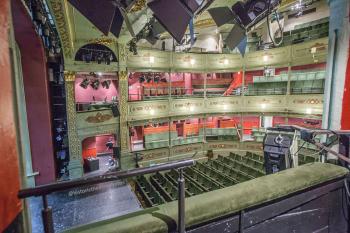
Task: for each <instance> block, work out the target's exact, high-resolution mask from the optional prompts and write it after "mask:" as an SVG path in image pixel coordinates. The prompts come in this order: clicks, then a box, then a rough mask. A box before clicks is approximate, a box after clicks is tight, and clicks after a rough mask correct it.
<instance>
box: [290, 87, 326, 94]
mask: <svg viewBox="0 0 350 233" xmlns="http://www.w3.org/2000/svg"><path fill="white" fill-rule="evenodd" d="M290 93H291V94H296V95H297V94H323V93H324V88H321V87H320V88H315V87H302V88H297V87H292V88H291V89H290Z"/></svg>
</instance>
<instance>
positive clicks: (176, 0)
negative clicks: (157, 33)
mask: <svg viewBox="0 0 350 233" xmlns="http://www.w3.org/2000/svg"><path fill="white" fill-rule="evenodd" d="M212 2H214V0H151V1H149V2H148V3H147V5H148V7H149V8H150V9H151V10H152V11H153V13H154V17H155V18H156V19H157V20H158V22H159V23H160V24H161V25H162V26H163V27H164V28H165V29H166V30H167V31H168V32H169V33H170V35H171V36H172V37H173V38H174V39H175V40H176V41H177V42H178V43H181V41H182V38H183V36H184V35H185V32H186V29H187V26H188V25H189V24H190V21H191V20H192V19H193V18H194V17H195V16H196V15H198V14H200V13H201V12H203V11H204V10H205V9H206V8H207V7H209V5H210V4H211V3H212Z"/></svg>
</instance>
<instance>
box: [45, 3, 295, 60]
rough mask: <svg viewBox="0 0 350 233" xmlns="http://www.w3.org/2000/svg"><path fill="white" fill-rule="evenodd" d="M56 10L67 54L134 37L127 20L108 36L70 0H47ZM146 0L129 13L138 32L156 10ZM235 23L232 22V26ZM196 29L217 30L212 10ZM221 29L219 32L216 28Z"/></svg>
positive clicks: (199, 21)
mask: <svg viewBox="0 0 350 233" xmlns="http://www.w3.org/2000/svg"><path fill="white" fill-rule="evenodd" d="M47 1H48V2H49V6H50V8H51V11H52V14H53V15H54V18H55V20H56V24H57V27H58V31H59V33H60V36H61V40H63V43H62V44H63V47H64V48H63V49H64V52H65V56H67V55H69V53H74V52H75V51H76V50H77V49H78V48H79V47H80V46H83V45H85V44H87V43H92V42H99V43H106V44H115V43H113V42H118V43H127V42H128V41H130V40H131V39H132V36H131V35H130V33H129V31H128V29H127V27H126V25H125V23H124V25H123V28H122V31H121V34H120V36H119V38H116V37H115V36H113V35H112V34H111V33H110V34H109V35H108V36H105V35H104V34H103V33H102V32H100V31H99V30H98V29H97V28H96V27H95V26H93V24H92V23H90V21H89V20H87V19H86V18H85V17H84V16H83V15H81V14H80V12H78V11H77V10H76V9H75V8H74V7H72V6H71V5H70V3H68V1H67V0H47ZM296 1H297V0H283V1H282V7H285V6H288V5H291V4H293V3H295V2H296ZM235 2H237V0H215V1H214V2H213V3H212V4H211V6H210V8H212V7H220V6H232V5H233V4H234V3H235ZM145 3H146V0H138V2H137V4H136V6H135V7H134V8H133V9H131V11H130V12H129V13H128V18H129V21H130V23H131V25H132V28H133V30H134V32H135V33H136V34H137V33H138V32H139V31H140V30H141V29H142V28H143V27H144V25H145V24H146V23H147V22H148V21H149V19H151V18H152V12H151V10H150V9H148V8H147V6H145ZM227 27H230V26H229V25H224V26H223V27H222V28H220V29H219V30H220V31H225V30H227ZM231 27H232V26H231ZM195 30H196V33H199V35H201V34H203V35H205V34H215V30H216V26H215V24H214V22H213V20H212V19H211V17H210V15H209V13H208V11H204V12H203V13H202V14H201V15H198V16H197V17H196V19H195ZM216 33H217V32H216ZM162 38H170V35H169V34H168V33H164V34H163V35H162Z"/></svg>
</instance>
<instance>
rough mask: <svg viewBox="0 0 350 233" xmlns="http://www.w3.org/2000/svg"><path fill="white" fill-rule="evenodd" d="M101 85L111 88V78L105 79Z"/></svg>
mask: <svg viewBox="0 0 350 233" xmlns="http://www.w3.org/2000/svg"><path fill="white" fill-rule="evenodd" d="M101 85H102V87H103V88H106V89H109V86H110V85H111V80H105V81H103V82H102V84H101Z"/></svg>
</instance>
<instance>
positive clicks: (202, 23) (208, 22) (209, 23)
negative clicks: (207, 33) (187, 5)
mask: <svg viewBox="0 0 350 233" xmlns="http://www.w3.org/2000/svg"><path fill="white" fill-rule="evenodd" d="M194 26H195V27H196V28H207V27H213V26H216V24H215V21H214V20H213V19H212V18H208V19H202V20H198V21H196V22H195V24H194Z"/></svg>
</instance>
